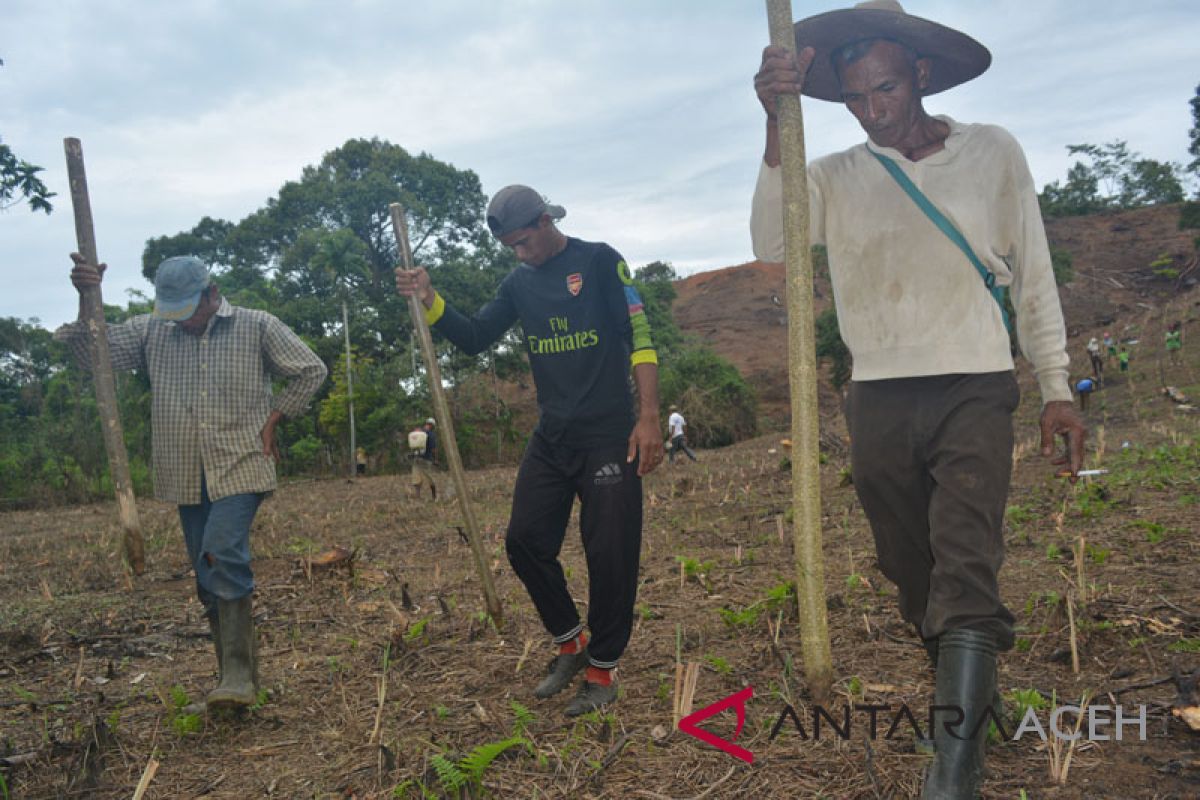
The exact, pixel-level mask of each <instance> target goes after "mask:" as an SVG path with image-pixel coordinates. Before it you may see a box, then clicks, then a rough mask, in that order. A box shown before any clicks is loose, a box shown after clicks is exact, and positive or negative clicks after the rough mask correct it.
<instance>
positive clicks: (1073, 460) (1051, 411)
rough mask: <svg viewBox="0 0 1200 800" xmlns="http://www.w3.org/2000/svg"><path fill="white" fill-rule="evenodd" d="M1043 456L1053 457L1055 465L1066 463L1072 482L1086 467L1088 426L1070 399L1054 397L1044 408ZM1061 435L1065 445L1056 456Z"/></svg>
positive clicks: (1052, 461) (1052, 460) (1042, 425)
mask: <svg viewBox="0 0 1200 800" xmlns="http://www.w3.org/2000/svg"><path fill="white" fill-rule="evenodd" d="M1041 428H1042V457H1043V458H1050V459H1051V461H1050V463H1052V464H1054V465H1055V466H1065V467H1066V468H1067V469H1069V470H1070V471H1071V483H1074V482H1075V481H1077V480H1079V470H1080V469H1081V468H1082V467H1083V443H1084V441H1085V440H1086V439H1087V426H1086V425H1084V424H1083V418H1082V417H1080V416H1079V412H1078V411H1076V410H1075V404H1074V403H1072V402H1070V401H1069V400H1052V401H1050V402H1049V403H1046V406H1045V407H1044V408H1043V409H1042V422H1041ZM1059 436H1061V437H1062V438H1063V440H1064V445H1065V448H1064V450H1063V452H1062V453H1060V454H1059V455H1057V456H1055V457H1053V458H1051V457H1052V456H1054V440H1055V439H1056V438H1057V437H1059Z"/></svg>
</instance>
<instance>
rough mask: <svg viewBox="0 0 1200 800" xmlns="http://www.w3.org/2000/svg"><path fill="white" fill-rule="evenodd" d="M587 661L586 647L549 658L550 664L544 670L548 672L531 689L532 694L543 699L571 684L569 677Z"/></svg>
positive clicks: (584, 665)
mask: <svg viewBox="0 0 1200 800" xmlns="http://www.w3.org/2000/svg"><path fill="white" fill-rule="evenodd" d="M587 663H588V657H587V650H586V649H582V650H580V651H579V652H578V653H567V654H564V655H558V656H555V657H554V658H552V659H550V666H549V668H548V669H547V670H546V671H547V672H548V673H549V674H548V675H546V677H545V678H543V679H542V682H541V683H539V684H538V685H537V688H536V689H534V690H533V696H534V697H537V698H540V699H542V700H545V699H546V698H547V697H553V696H554V695H556V694H558V693H559V692H561V691H562V690H563V689H565V688H567V687H568V686H570V685H571V679H572V678H574V677H575V673H577V672H579V670H581V669H583V668H584V667H586V666H587Z"/></svg>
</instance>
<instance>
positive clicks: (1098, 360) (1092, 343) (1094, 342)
mask: <svg viewBox="0 0 1200 800" xmlns="http://www.w3.org/2000/svg"><path fill="white" fill-rule="evenodd" d="M1087 354H1088V360H1089V361H1091V362H1092V377H1093V378H1095V379H1096V382H1097V383H1099V382H1100V381H1101V380H1102V379H1103V377H1104V354H1103V353H1102V352H1101V350H1100V340H1099V339H1097V338H1096V337H1095V336H1093V337H1092V338H1091V339H1089V340H1088V343H1087Z"/></svg>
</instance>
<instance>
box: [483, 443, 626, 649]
mask: <svg viewBox="0 0 1200 800" xmlns="http://www.w3.org/2000/svg"><path fill="white" fill-rule="evenodd" d="M627 452H628V445H627V444H626V443H625V442H616V443H613V444H611V445H605V446H600V447H595V448H590V449H586V450H583V449H577V448H573V447H567V446H564V445H558V444H553V443H551V442H549V441H547V440H546V439H545V438H543V437H542V436H541V435H540V434H537V433H535V434H534V435H533V436H532V437H531V438H530V440H529V446H528V447H527V448H526V450H525V457H524V459H523V460H522V461H521V468H520V470H519V471H518V472H517V484H516V487H515V489H514V490H513V505H512V516H511V518H510V519H509V523H508V534H507V536H506V537H505V542H504V543H505V548H506V549H507V551H508V561H509V563H510V564H512V568H513V571H515V572H516V573H517V577H519V578H520V579H521V581H522V582H523V583H524V584H525V588H526V590H527V591H528V592H529V596H530V598H531V599H532V600H533V604H534V606H536V607H537V610H538V614H539V615H541V618H542V622H543V623H544V624H545V626H546V630H548V631H549V632H550V634H551V635H552V636H553V637H554V641H555V642H556V643H559V644H561V643H563V642H566V641H569V640H571V639H572V638H574V637H575V636H577V635H578V634H579V633H580V631H581V630H582V628H583V626H582V624H581V623H580V620H579V613H578V611H577V610H576V609H575V602H574V601H573V600H572V599H571V594H570V592H569V591H568V590H567V581H566V577H565V576H564V575H563V569H562V564H560V563H559V560H558V554H559V552H560V551H561V550H562V543H563V539H564V538H565V536H566V531H567V522H568V521H569V519H570V516H571V506H572V504H573V503H574V501H575V498H576V497H579V500H580V529H581V532H582V534H583V549H584V554H585V555H586V557H587V566H588V628H589V629H590V630H591V634H592V638H591V641H589V642H588V657H589V660H590V662H591V664H592V665H593V666H596V667H603V668H612V667H614V666H616V663H617V659H618V658H620V656H621V653H623V652H624V650H625V646H626V644H628V643H629V636H630V633H631V632H632V630H633V606H634V601H635V600H636V598H637V583H638V561H639V558H640V556H641V547H642V480H641V478H639V477H638V475H637V466H638V465H637V461H636V460H635V461H634V463H632V464H627V463H625V457H626V453H627Z"/></svg>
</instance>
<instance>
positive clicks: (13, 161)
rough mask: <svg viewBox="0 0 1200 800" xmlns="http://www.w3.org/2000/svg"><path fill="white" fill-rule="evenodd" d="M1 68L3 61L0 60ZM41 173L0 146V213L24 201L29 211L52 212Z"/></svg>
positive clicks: (2, 145) (5, 146)
mask: <svg viewBox="0 0 1200 800" xmlns="http://www.w3.org/2000/svg"><path fill="white" fill-rule="evenodd" d="M2 66H4V59H0V67H2ZM43 171H44V170H43V169H42V168H41V167H35V166H34V165H33V164H30V163H29V162H28V161H25V160H24V159H20V158H17V155H16V153H14V152H13V151H12V148H11V147H9V146H8V145H6V144H0V211H2V210H4V209H6V208H11V207H12V206H14V205H16V204H17V203H20V202H22V201H24V202H27V203H29V207H30V209H32V210H34V211H44V212H45V213H47V214H49V213H50V212H51V211H52V210H53V206H51V205H50V198H51V197H54V192H51V191H49V190H48V189H46V184H44V183H42V179H41V178H39V177H38V176H37V174H38V173H39V172H43Z"/></svg>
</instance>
